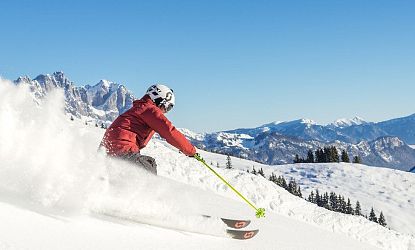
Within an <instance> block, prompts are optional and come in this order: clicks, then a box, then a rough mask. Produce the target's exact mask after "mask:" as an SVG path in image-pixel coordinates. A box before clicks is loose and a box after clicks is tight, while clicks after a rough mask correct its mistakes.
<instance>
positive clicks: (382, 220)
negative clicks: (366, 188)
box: [378, 212, 387, 227]
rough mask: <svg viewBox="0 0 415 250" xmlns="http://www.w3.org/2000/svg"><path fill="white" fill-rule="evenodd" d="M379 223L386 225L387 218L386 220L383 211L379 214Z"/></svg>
mask: <svg viewBox="0 0 415 250" xmlns="http://www.w3.org/2000/svg"><path fill="white" fill-rule="evenodd" d="M378 223H379V225H381V226H384V227H386V225H387V224H386V220H385V216H383V212H380V215H379V220H378Z"/></svg>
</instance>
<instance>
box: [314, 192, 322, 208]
mask: <svg viewBox="0 0 415 250" xmlns="http://www.w3.org/2000/svg"><path fill="white" fill-rule="evenodd" d="M315 201H316V202H315V203H316V204H317V206H319V207H321V196H320V193H319V192H318V189H316V196H315Z"/></svg>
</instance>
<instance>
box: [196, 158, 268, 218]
mask: <svg viewBox="0 0 415 250" xmlns="http://www.w3.org/2000/svg"><path fill="white" fill-rule="evenodd" d="M194 158H195V159H196V160H198V161H199V162H201V163H202V164H203V165H205V166H206V167H207V168H208V169H209V170H210V171H212V172H213V173H214V174H215V175H216V176H217V177H218V178H219V179H221V180H222V181H223V182H224V183H225V184H226V185H227V186H228V187H230V188H231V189H232V190H233V191H234V192H235V193H236V194H237V195H238V196H239V197H241V198H242V199H243V200H244V201H245V202H246V203H248V204H249V205H250V206H251V207H252V208H253V209H254V210H255V211H256V212H255V216H256V217H257V218H261V217H265V208H256V207H255V206H254V205H253V204H252V203H251V202H250V201H249V200H248V199H247V198H245V197H244V196H243V195H242V194H241V193H240V192H239V191H238V190H236V189H235V188H234V187H233V186H232V185H231V184H229V183H228V182H227V181H226V180H225V179H224V178H223V177H222V176H220V175H219V174H218V173H217V172H216V171H215V170H214V169H213V168H211V167H210V166H209V165H208V164H207V163H206V162H205V160H204V159H203V158H202V157H201V156H200V155H199V154H195V155H194Z"/></svg>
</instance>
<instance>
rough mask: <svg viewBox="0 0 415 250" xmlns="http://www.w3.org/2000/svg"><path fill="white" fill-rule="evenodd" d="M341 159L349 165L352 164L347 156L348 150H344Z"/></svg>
mask: <svg viewBox="0 0 415 250" xmlns="http://www.w3.org/2000/svg"><path fill="white" fill-rule="evenodd" d="M341 158H342V162H347V163H349V162H350V159H349V155H348V154H347V152H346V150H344V149H343V150H342V156H341Z"/></svg>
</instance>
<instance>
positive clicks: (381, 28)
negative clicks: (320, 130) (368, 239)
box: [0, 0, 415, 132]
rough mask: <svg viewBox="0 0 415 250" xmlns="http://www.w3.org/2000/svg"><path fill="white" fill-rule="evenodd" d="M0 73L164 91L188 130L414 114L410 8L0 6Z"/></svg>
mask: <svg viewBox="0 0 415 250" xmlns="http://www.w3.org/2000/svg"><path fill="white" fill-rule="evenodd" d="M0 10H1V14H0V34H1V38H0V42H1V44H0V45H1V46H0V75H1V76H2V77H4V78H7V79H16V78H17V77H18V76H20V75H29V76H30V77H35V76H37V75H38V74H41V73H52V72H54V71H64V72H65V74H66V75H67V76H68V77H69V78H70V79H71V80H72V81H74V82H75V83H76V84H77V85H84V84H95V83H97V82H98V81H99V80H100V79H108V80H112V81H115V82H118V83H122V84H125V85H126V86H127V87H128V88H129V89H131V90H132V91H133V92H134V94H135V95H136V96H141V95H142V94H143V93H144V91H145V90H146V89H147V87H148V86H149V85H150V84H151V83H154V82H163V83H166V84H167V85H169V86H171V87H172V88H173V89H174V90H175V93H176V98H177V105H176V108H175V109H174V110H173V111H172V112H171V114H169V117H170V118H171V120H172V121H173V123H174V124H175V125H176V126H178V127H186V128H189V129H191V130H195V131H198V132H204V131H218V130H225V129H233V128H240V127H255V126H259V125H261V124H264V123H268V122H272V121H277V120H293V119H298V118H310V119H313V120H315V121H317V122H319V123H328V122H331V121H333V120H335V119H337V118H342V117H348V118H352V117H353V116H355V115H358V116H361V117H363V118H365V119H366V120H370V121H380V120H386V119H390V118H395V117H400V116H406V115H409V114H412V113H415V108H414V107H415V105H414V104H415V101H414V100H415V98H414V93H415V15H413V13H414V10H415V2H414V1H382V0H379V1H378V0H377V1H333V0H327V1H305V0H304V1H242V0H239V1H214V0H210V1H197V0H193V1H157V0H156V1H76V0H75V1H48V0H46V1H40V2H39V1H38V2H37V3H36V1H18V0H17V1H9V0H3V1H1V2H0Z"/></svg>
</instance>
